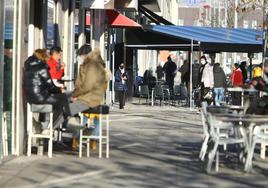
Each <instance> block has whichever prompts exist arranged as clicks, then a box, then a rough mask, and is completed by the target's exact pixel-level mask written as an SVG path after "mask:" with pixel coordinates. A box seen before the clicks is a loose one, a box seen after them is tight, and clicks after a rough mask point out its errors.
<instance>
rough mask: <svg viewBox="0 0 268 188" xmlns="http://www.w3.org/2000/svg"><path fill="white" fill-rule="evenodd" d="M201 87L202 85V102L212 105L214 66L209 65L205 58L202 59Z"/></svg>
mask: <svg viewBox="0 0 268 188" xmlns="http://www.w3.org/2000/svg"><path fill="white" fill-rule="evenodd" d="M200 62H201V69H200V83H201V84H200V85H201V101H207V102H208V104H209V105H210V104H211V103H212V101H213V92H212V91H213V87H214V73H213V64H212V63H208V62H207V59H206V57H205V56H202V57H201V59H200Z"/></svg>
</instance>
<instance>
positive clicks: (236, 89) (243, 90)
mask: <svg viewBox="0 0 268 188" xmlns="http://www.w3.org/2000/svg"><path fill="white" fill-rule="evenodd" d="M227 91H228V92H241V106H242V107H243V106H244V93H245V92H248V93H257V92H259V91H258V90H256V89H255V88H248V89H244V88H242V87H232V88H227Z"/></svg>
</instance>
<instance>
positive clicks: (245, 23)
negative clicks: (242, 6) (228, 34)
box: [243, 20, 249, 29]
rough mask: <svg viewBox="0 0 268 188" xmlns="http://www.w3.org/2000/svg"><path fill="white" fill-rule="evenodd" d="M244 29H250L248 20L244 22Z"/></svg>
mask: <svg viewBox="0 0 268 188" xmlns="http://www.w3.org/2000/svg"><path fill="white" fill-rule="evenodd" d="M243 28H246V29H247V28H249V23H248V20H244V22H243Z"/></svg>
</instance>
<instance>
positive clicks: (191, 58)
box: [190, 40, 194, 110]
mask: <svg viewBox="0 0 268 188" xmlns="http://www.w3.org/2000/svg"><path fill="white" fill-rule="evenodd" d="M193 51H194V47H193V40H191V51H190V110H192V108H193V69H192V66H193Z"/></svg>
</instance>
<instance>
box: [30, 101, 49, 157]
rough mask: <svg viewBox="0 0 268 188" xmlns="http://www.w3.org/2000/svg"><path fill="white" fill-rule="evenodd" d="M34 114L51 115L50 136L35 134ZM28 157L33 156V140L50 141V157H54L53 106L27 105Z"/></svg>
mask: <svg viewBox="0 0 268 188" xmlns="http://www.w3.org/2000/svg"><path fill="white" fill-rule="evenodd" d="M33 113H49V125H48V128H49V134H47V135H44V134H36V133H33ZM27 132H28V147H27V156H28V157H30V156H31V155H32V138H41V139H48V157H49V158H51V157H52V150H53V106H52V105H51V104H29V103H28V104H27Z"/></svg>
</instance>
